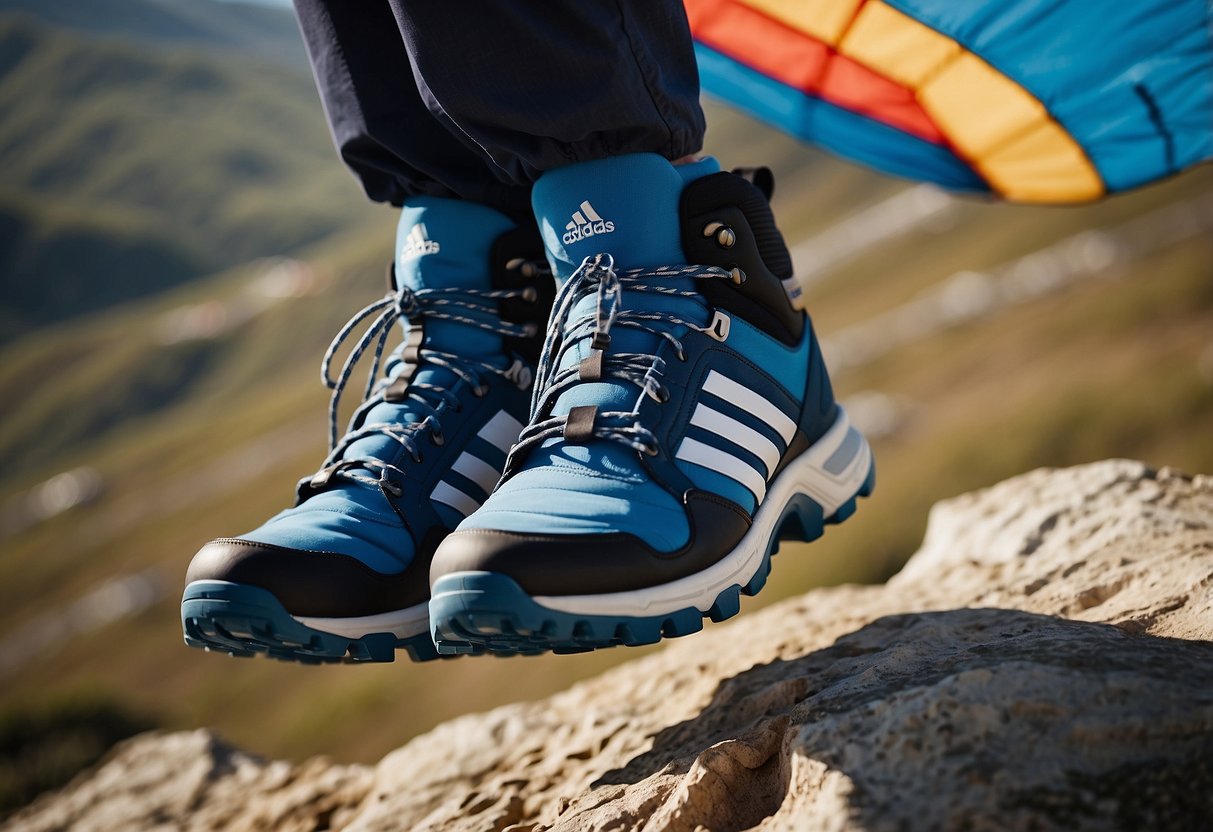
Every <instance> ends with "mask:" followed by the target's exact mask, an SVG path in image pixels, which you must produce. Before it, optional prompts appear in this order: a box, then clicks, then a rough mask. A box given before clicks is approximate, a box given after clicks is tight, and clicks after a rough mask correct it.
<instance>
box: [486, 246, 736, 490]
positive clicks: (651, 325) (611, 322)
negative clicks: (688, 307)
mask: <svg viewBox="0 0 1213 832" xmlns="http://www.w3.org/2000/svg"><path fill="white" fill-rule="evenodd" d="M688 278H690V279H693V280H729V281H732V282H736V276H735V275H733V274H732V273H730V272H729V271H727V270H725V269H722V268H719V267H716V266H659V267H647V268H636V269H625V270H621V271H618V272H617V271H616V270H615V264H614V259H613V258H612V257H611V255H609V254H597V255H594V256H592V257H587V258H585V260H583V261H582V263H581V265H580V266H579V267H578V269H577V271H575V272H574V273H573V275H572V276H571V277H570V278H569V279H568V281H566V282H565V284H564V285H563V286H562V287H561V288H560V291H559V292H558V293H557V295H556V301H555V305H554V306H553V309H552V316H551V318H550V319H549V321H548V329H547V333H546V336H545V338H544V344H543V350H542V352H541V353H540V355H541V358H540V361H539V367H538V369H537V370H536V374H535V386H534V389H533V391H532V399H531V421H530V424H528V425H527V426H526V428H524V429H523V431H522V434H521V435H520V436H519V439H518V442H517V443H515V445H514V447H513V449H512V450H511V451H510V455H509V458H508V459H507V461H506V465H505V471H504V474H503V479H505V478H508V477H509V476H510V475H511V474H513V473H514V472H515V471H516V470H517V468H518V466H519V465H520V464H521V461H522V460H523V459H525V458H526V455H527V454H528V453H529V452H530V451H531V450H533V449H535V448H536V447H538V446H539V445H541V444H542V443H544V442H546V441H547V440H549V439H552V438H564V439H566V440H569V441H572V442H576V443H584V442H586V441H589V440H590V439H605V440H609V441H613V442H619V443H622V444H624V445H627V446H629V447H631V448H633V449H634V450H636V451H638V452H640V453H643V454H647V455H649V456H656V455H657V454H659V453H660V452H661V447H660V443H659V441H658V439H657V437H656V436H655V435H654V434H653V432H652V431H651V430H649V429H648V428H646V427H645V426H644V425H643V424H642V423H641V414H640V407H641V405H642V404H643V403H644V401H645V399H646V398H650V399H653V400H654V401H656V402H658V403H664V402H666V401H668V400H669V397H670V391H669V389H668V388H667V387H666V386H665V385H664V384H663V383H662V376H663V375H664V372H665V366H666V362H665V359H663V358H662V357H660V356H659V355H657V354H655V353H656V351H654V352H652V353H645V352H611V351H609V348H610V345H611V331H612V329H616V328H629V329H636V330H641V331H644V332H647V333H650V334H651V335H654V336H657V337H658V338H660V339H661V341H660V342H659V343H665V344H668V345H669V346H670V349H671V350H672V351H673V354H674V355H675V357H676V358H677V359H678V360H680V361H685V360H686V359H687V352H686V349H685V348H684V346H683V343H682V341H681V340H680V338H679V336H678V334H677V333H680V332H681V333H685V332H686V331H687V330H694V331H698V332H704V333H707V334H708V335H711V336H713V337H718V336H719V334H720V328H719V325H718V321H717V319H716V318H713V319H712V321H711V322H710V323H709V324H708V325H707V326H703V325H701V323H700V322H699V321H697V320H691V319H689V318H686V317H683V316H682V315H680V314H676V313H674V312H669V311H658V310H646V309H628V308H625V307H624V305H623V295H624V292H625V291H626V292H627V293H629V294H632V293H649V294H657V295H664V296H667V297H675V298H680V299H683V300H686V301H689V302H692V303H695V304H697V305H698V306H699V307H700V308H701V309H702V310H703V313H704V314H703V317H704V318H708V317H709V316H710V312H711V306H710V304H709V303H708V302H707V301H706V300H705V299H704V297H703V295H702V294H701V293H699V292H698V291H695V290H694V289H690V288H685V286H686V284H685V281H686V280H687V279H688ZM673 281H678V283H680V284H682V285H670V283H672V282H673ZM592 295H596V300H595V304H594V310H593V313H592V314H578V315H577V316H576V318H575V319H574V312H575V309H576V307H577V306H578V305H579V302H580V301H582V300H583V299H585V298H588V297H590V296H592ZM726 332H727V331H726ZM587 341H588V345H589V351H588V355H587V356H586V357H585V358H583V359H582V360H581V361H580V362H577V363H573V364H572V365H571V366H565V367H562V366H561V365H562V364H563V363H565V358H566V355H567V354H568V353H569V352H570V351H571V350H574V349H577V348H578V347H579V346H580V345H584V344H585V343H586V342H587ZM614 379H617V380H622V381H626V382H630V383H632V384H634V385H636V386H637V387H638V388H639V393H638V395H637V398H636V400H635V403H634V404H633V406H632V408H631V409H630V410H626V411H599V410H598V409H597V408H596V407H594V406H589V407H575V408H573V409H572V410H571V411H570V412H569V413H568V414H566V415H561V416H554V417H547V418H545V414H546V413H548V412H549V411H550V409H551V408H552V407H553V406H554V404H555V402H556V400H557V399H558V398H559V397H560V395H561V394H562V393H564V392H565V391H566V390H568V389H570V388H572V387H574V386H576V385H578V384H583V383H587V382H596V381H605V380H614Z"/></svg>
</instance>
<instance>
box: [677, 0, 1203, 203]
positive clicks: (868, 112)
mask: <svg viewBox="0 0 1213 832" xmlns="http://www.w3.org/2000/svg"><path fill="white" fill-rule="evenodd" d="M685 2H686V8H687V13H688V15H689V17H690V21H691V30H692V32H693V34H694V36H695V41H696V44H695V45H696V52H697V54H698V57H699V65H700V74H701V77H702V81H703V87H704V90H705V91H707V92H708V93H711V94H713V95H716V96H718V97H720V98H723V99H725V100H726V101H728V102H730V103H732V104H735V105H737V106H739V107H741V108H742V109H744V110H746V111H748V112H749V113H751V114H753V115H755V116H757V117H758V118H760V119H762V120H764V121H767V122H769V123H771V124H773V125H775V126H777V127H780V128H782V129H783V130H786V131H787V132H789V133H791V134H793V135H795V136H799V137H801V138H803V139H807V140H809V141H812V142H815V143H817V144H820V145H823V146H824V147H826V148H828V149H829V150H832V151H834V152H835V153H838V154H839V155H841V156H845V157H847V158H850V159H854V160H856V161H859V162H863V163H865V164H868V165H871V166H872V167H875V168H878V169H880V170H883V171H886V172H888V173H893V174H897V175H900V176H907V177H911V178H914V179H924V180H928V181H931V182H936V183H938V184H940V185H943V186H946V187H949V188H953V189H958V190H971V191H973V190H976V191H993V192H994V193H996V194H998V195H1000V196H1002V197H1004V198H1006V199H1010V200H1015V201H1020V202H1051V203H1061V202H1082V201H1086V200H1092V199H1097V198H1099V197H1101V196H1103V195H1105V194H1107V193H1114V192H1117V191H1123V190H1126V189H1128V188H1133V187H1136V186H1138V185H1143V184H1145V183H1147V182H1152V181H1154V180H1156V179H1159V178H1161V177H1165V176H1168V175H1171V174H1173V173H1177V172H1178V171H1181V170H1183V169H1184V168H1187V167H1190V166H1191V165H1195V164H1197V163H1199V162H1201V161H1204V160H1207V159H1210V158H1213V5H1211V4H1210V2H1209V0H685Z"/></svg>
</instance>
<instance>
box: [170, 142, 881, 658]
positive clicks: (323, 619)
mask: <svg viewBox="0 0 1213 832" xmlns="http://www.w3.org/2000/svg"><path fill="white" fill-rule="evenodd" d="M771 187H772V183H771V179H770V175H769V173H767V172H766V171H763V170H758V171H741V172H733V173H729V172H721V171H720V170H719V167H718V166H717V165H716V163H715V161H714V160H712V159H705V160H703V161H700V162H696V163H693V164H689V165H680V166H674V165H671V164H670V163H669V162H668V161H666V160H665V159H663V158H661V157H659V156H655V155H649V154H637V155H631V156H621V157H615V158H611V159H605V160H601V161H596V162H588V163H582V164H577V165H572V166H569V167H567V168H561V169H559V170H554V171H550V172H548V173H546V174H545V175H543V176H542V177H541V178H540V179H539V181H538V182H537V183H536V184H535V186H534V191H533V205H534V210H535V217H536V220H537V223H536V226H534V227H530V226H519V225H517V224H515V223H514V222H513V221H511V220H510V219H508V218H507V217H505V216H504V215H502V214H500V213H498V212H496V211H494V210H492V209H490V208H487V207H484V206H481V205H476V204H473V203H468V202H462V201H458V200H449V199H441V198H436V197H417V198H411V199H409V200H408V201H407V202H406V204H405V206H404V208H403V210H402V213H401V218H400V225H399V230H398V233H397V246H396V256H395V260H394V263H393V265H392V268H391V269H390V270H389V276H390V286H389V291H388V293H387V295H386V296H385V297H384V298H383V299H382V300H380V301H378V302H376V303H373V304H371V305H370V306H368V307H366V308H365V309H363V310H362V311H361V312H359V313H358V314H357V315H355V316H354V318H353V319H352V320H351V321H350V322H349V323H348V324H347V325H346V326H345V327H344V328H343V329H342V330H341V332H340V333H339V334H338V336H337V338H336V339H335V341H334V344H333V346H332V347H330V349H329V352H328V354H327V355H326V357H325V362H324V373H325V379H326V381H327V382H328V383H329V385H330V386H331V387H332V388H333V389H334V392H333V401H332V404H331V408H330V418H331V421H332V431H331V432H332V436H331V450H330V453H329V455H328V458H327V459H326V460H325V461H324V464H323V465H322V466H321V468H320V470H319V471H318V472H317V473H316V474H315V475H313V476H311V477H308V478H306V479H304V480H302V481H300V483H299V484H298V489H297V501H296V504H295V505H294V507H292V508H289V509H287V510H285V511H283V512H281V513H280V514H278V515H277V516H275V517H273V518H272V519H270V520H269V521H268V522H266V523H265V524H264V525H262V526H261V527H259V528H257V529H255V530H253V531H251V532H249V533H247V534H244V535H241V536H240V537H235V538H223V539H219V540H215V541H212V542H211V543H208V544H207V545H206V546H204V547H203V548H202V550H201V551H199V552H198V554H197V555H196V556H195V557H194V559H193V562H192V563H191V564H190V567H189V571H188V574H187V585H186V589H185V595H184V598H183V600H182V623H183V627H184V630H185V640H186V643H187V644H190V645H192V646H196V647H204V648H206V649H209V650H217V651H222V652H227V653H232V654H235V655H252V654H256V653H258V652H261V653H266V654H268V655H270V656H273V657H275V658H280V659H290V660H296V661H303V662H334V661H355V662H357V661H372V662H377V661H391V660H393V658H394V656H395V653H396V651H397V650H405V651H407V652H408V654H409V655H410V656H411V657H412V658H413V659H414V660H418V661H422V660H427V659H433V658H437V657H439V656H440V655H455V654H462V653H473V654H476V653H484V652H492V653H497V654H507V655H508V654H533V653H540V652H545V651H553V652H557V653H564V652H578V651H583V650H590V649H595V648H599V647H606V646H610V645H617V644H625V645H638V644H650V643H653V642H657V641H659V640H660V639H662V638H664V637H670V636H680V635H685V634H688V633H691V632H695V631H697V630H699V629H701V628H702V626H703V619H704V618H705V617H706V618H711V619H712V620H714V621H720V620H723V619H726V618H729V617H730V616H732V615H735V614H736V613H737V612H738V607H739V601H740V595H742V594H747V595H752V594H754V593H756V592H758V590H759V589H761V588H762V586H763V584H764V582H765V581H766V577H767V574H768V571H769V569H770V556H771V554H772V553H773V551H774V550H775V548H776V547H777V546H778V544H779V541H780V540H789V539H791V540H804V541H811V540H813V539H815V538H817V537H818V536H820V535H821V534H822V531H823V526H824V525H825V524H828V523H835V522H840V521H842V520H845V519H846V518H847V517H848V516H850V514H851V513H852V512H853V511H854V510H855V501H856V498H857V497H858V496H866V495H867V494H869V493H870V492H871V490H872V487H873V483H874V468H873V464H872V458H871V452H870V450H869V448H868V445H867V443H866V442H865V441H864V439H863V437H862V436H861V435H860V434H859V433H858V432H857V431H856V430H855V428H854V427H852V426H851V425H850V423H849V422H848V419H847V415H846V413H845V412H844V411H843V409H842V408H841V407H839V406H838V404H837V403H836V402H835V400H834V396H833V392H832V390H831V387H830V382H829V378H828V376H827V374H826V369H825V365H824V364H823V363H822V358H821V354H820V350H819V348H818V344H817V340H816V338H815V336H814V334H813V329H812V326H811V323H810V321H809V319H808V317H807V316H806V315H805V313H804V312H803V311H801V310H800V308H799V304H798V302H797V300H796V298H797V291H796V289H795V281H794V278H793V276H792V263H791V258H790V256H789V254H788V251H787V248H786V247H785V245H784V242H783V239H782V237H781V235H780V233H779V231H778V230H777V228H776V225H775V221H774V218H773V216H772V214H771V210H770V207H769V197H770V193H771ZM400 325H403V329H404V337H403V340H402V343H400V345H399V346H398V347H396V348H395V349H394V350H392V351H391V352H390V353H388V354H387V355H386V356H385V352H386V351H387V344H388V342H389V340H390V339H391V337H392V335H393V334H394V332H395V331H396V330H397V327H398V326H400ZM360 328H361V331H359V330H360ZM350 342H352V346H350V347H349V349H348V357H347V358H346V360H345V361H344V362H343V363H342V366H341V367H340V369H337V370H336V372H335V373H334V372H333V370H334V369H335V368H334V366H333V365H334V364H335V355H336V353H337V351H338V350H339V349H340V348H341V346H342V345H343V344H347V343H350ZM364 358H369V360H370V363H371V365H372V367H371V371H370V377H369V379H368V382H367V384H366V387H365V390H364V396H363V398H364V401H363V402H362V404H361V406H360V407H359V408H358V409H357V411H356V412H355V414H354V416H353V418H352V420H351V421H350V424H349V427H348V430H347V431H346V433H345V434H344V435H343V436H340V437H338V435H337V433H338V431H337V406H338V404H339V402H340V399H341V395H342V393H343V392H344V391H345V389H346V388H347V387H348V385H349V384H351V383H354V382H353V374H354V370H355V365H356V364H358V363H359V361H360V360H362V359H364ZM334 375H335V376H336V377H335V378H334V377H333V376H334Z"/></svg>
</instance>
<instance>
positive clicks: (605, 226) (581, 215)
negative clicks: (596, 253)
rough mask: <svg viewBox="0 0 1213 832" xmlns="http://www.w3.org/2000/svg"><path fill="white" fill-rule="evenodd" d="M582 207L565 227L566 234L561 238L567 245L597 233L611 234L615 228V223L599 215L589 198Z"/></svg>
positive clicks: (574, 213)
mask: <svg viewBox="0 0 1213 832" xmlns="http://www.w3.org/2000/svg"><path fill="white" fill-rule="evenodd" d="M580 208H581V210H580V211H574V212H573V219H572V220H571V221H570V222H569V224H568V225H566V226H565V227H564V236H563V237H561V238H560V239H562V240H564V244H565V245H566V246H567V245H569V244H571V243H577V242H580V241H582V240H585V239H587V238H589V237H593V236H594V235H595V234H610V233H611V232H612V231H614V230H615V223H613V222H611V221H610V220H604V219H603V218H602V217H600V216H598V212H597V211H595V210H594V206H593V205H591V204H590V201H589V200H588V199H587V200H586V201H585V202H583V203H581V206H580Z"/></svg>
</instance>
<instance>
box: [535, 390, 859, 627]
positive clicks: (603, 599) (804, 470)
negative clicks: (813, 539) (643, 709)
mask: <svg viewBox="0 0 1213 832" xmlns="http://www.w3.org/2000/svg"><path fill="white" fill-rule="evenodd" d="M851 434H854V436H855V438H856V439H857V440H858V442H857V444H855V451H854V454H853V455H852V456H851V457H850V459H847V460H845V463H843V464H842V467H841V468H840V470H839V473H838V474H831V473H830V472H829V471H827V470H826V469H825V463H826V460H828V459H830V457H831V456H833V455H834V453H835V452H836V451H837V450H838V449H839V448H841V447H842V446H843V444H844V443H845V442H846V441H847V438H848V436H850V435H851ZM871 461H872V451H871V449H870V448H869V447H868V443H867V441H866V440H865V439H864V438H863V437H862V436H861V435H860V434H859V433H858V432H857V431H856V430H855V429H854V428H853V427H851V422H850V419H848V418H847V414H846V411H844V410H843V409H842V408H841V407H840V408H839V409H838V418H837V419H836V420H835V422H834V424H833V426H831V428H830V429H829V430H828V431H826V433H825V435H823V436H822V437H821V438H820V439H818V440H817V441H816V442H815V443H814V444H813V446H812V447H811V448H809V449H808V450H807V451H805V452H804V453H802V454H801V455H800V456H799V457H797V458H796V459H795V460H793V461H792V462H791V463H790V464H789V465H788V467H787V468H785V469H784V471H783V472H782V473H781V474H780V475H779V476H778V477H776V478H775V481H774V482H772V483H771V485H770V487H769V488H768V489H767V495H766V499H765V500H763V501H762V505H761V506H760V507H759V509H758V511H757V512H756V513H755V515H754V523H753V525H752V526H751V527H750V530H749V531H748V532H746V534H745V537H743V538H742V539H741V541H740V542H739V543H738V544H737V546H736V548H734V549H733V551H732V552H730V553H729V554H728V555H726V556H725V557H724V558H723V559H722V560H720V561H719V562H717V563H715V564H713V565H712V566H710V567H709V568H707V569H705V570H703V571H702V572H698V573H696V574H694V575H689V576H687V577H685V578H680V579H678V580H676V581H670V582H669V583H667V584H661V585H660V586H654V587H649V588H648V589H637V590H630V591H628V592H612V593H607V594H603V595H540V596H535V597H534V598H533V600H534V601H535V603H537V604H539V605H540V606H542V607H547V608H548V609H552V610H557V611H560V612H567V613H573V614H577V615H617V616H651V615H663V614H665V613H670V612H674V611H675V610H681V609H686V608H687V607H694V608H695V609H697V610H699V611H700V612H707V611H708V610H709V609H711V608H712V604H713V603H715V601H716V597H717V596H718V595H719V594H720V593H721V591H723V590H724V589H727V588H728V587H730V586H733V585H738V586H745V585H746V584H747V583H749V581H750V578H752V577H754V574H755V573H756V572H757V571H758V568H759V567H760V566H761V565H762V560H763V557H764V556H765V555H766V549H767V543H768V542H769V541H770V539H771V535H772V534H773V533H774V531H775V524H776V523H778V522H779V520H780V518H781V517H782V516H783V510H784V508H785V507H786V506H787V505H788V503H789V502H790V501H791V499H792V497H793V496H795V495H796V494H807V495H808V496H809V497H810V498H812V499H813V501H814V502H816V503H817V504H818V505H820V506H821V509H822V516H823V517H830V516H831V515H833V514H834V512H836V511H837V510H838V508H839V506H841V505H842V504H843V503H845V502H846V501H847V500H849V499H851V497H853V496H855V493H856V492H857V491H858V490H859V488H860V486H862V485H863V482H864V480H865V479H866V478H867V476H868V471H869V470H870V468H871ZM835 467H838V466H837V465H836V466H835Z"/></svg>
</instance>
